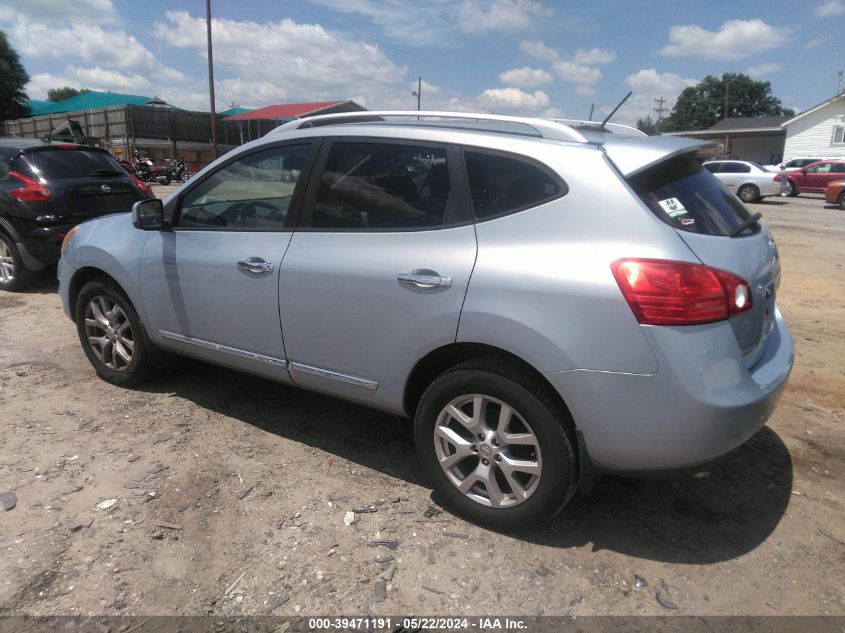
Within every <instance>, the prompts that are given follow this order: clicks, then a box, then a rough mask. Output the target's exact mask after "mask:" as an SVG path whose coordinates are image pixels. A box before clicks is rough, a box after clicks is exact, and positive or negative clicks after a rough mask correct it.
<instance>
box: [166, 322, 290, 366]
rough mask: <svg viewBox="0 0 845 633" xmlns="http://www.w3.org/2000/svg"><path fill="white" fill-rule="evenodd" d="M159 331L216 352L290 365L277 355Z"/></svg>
mask: <svg viewBox="0 0 845 633" xmlns="http://www.w3.org/2000/svg"><path fill="white" fill-rule="evenodd" d="M158 333H159V334H161V335H162V336H163V337H164V338H167V339H170V340H172V341H178V342H180V343H187V344H188V345H196V346H197V347H202V348H203V349H210V350H212V351H215V352H224V353H226V354H232V355H233V356H240V357H241V358H248V359H249V360H256V361H258V362H261V363H267V364H269V365H275V366H276V367H287V365H288V362H287V361H286V360H285V359H284V358H276V357H275V356H267V355H265V354H258V353H256V352H250V351H247V350H245V349H239V348H237V347H229V346H228V345H221V344H220V343H213V342H212V341H205V340H203V339H201V338H193V337H191V336H184V335H182V334H176V333H175V332H168V331H166V330H159V331H158Z"/></svg>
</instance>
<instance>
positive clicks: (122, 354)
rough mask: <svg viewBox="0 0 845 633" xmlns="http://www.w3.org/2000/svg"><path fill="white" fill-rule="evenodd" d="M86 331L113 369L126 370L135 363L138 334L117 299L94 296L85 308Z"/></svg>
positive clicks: (96, 351)
mask: <svg viewBox="0 0 845 633" xmlns="http://www.w3.org/2000/svg"><path fill="white" fill-rule="evenodd" d="M85 333H86V334H87V335H88V344H89V345H90V346H91V351H93V352H94V355H95V356H96V357H97V359H98V360H99V361H100V362H101V363H103V365H105V366H106V367H108V368H109V369H111V370H112V371H126V369H127V368H128V367H129V366H130V365H131V364H132V354H133V352H134V350H135V336H134V333H133V332H132V325H131V323H130V322H129V318H128V317H127V316H126V314H125V313H124V312H123V310H122V309H121V307H120V306H119V305H118V304H117V302H115V301H113V300H111V299H110V298H109V297H106V296H104V295H97V296H96V297H93V298H92V299H91V300H90V301H89V302H88V305H87V306H86V307H85Z"/></svg>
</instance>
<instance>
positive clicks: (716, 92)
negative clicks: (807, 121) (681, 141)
mask: <svg viewBox="0 0 845 633" xmlns="http://www.w3.org/2000/svg"><path fill="white" fill-rule="evenodd" d="M726 106H727V113H726V111H725V108H726ZM794 114H795V112H794V111H793V110H790V109H788V108H784V107H783V106H782V105H781V102H780V99H778V98H777V97H775V96H774V95H773V94H772V85H771V84H770V83H769V82H768V81H754V80H753V79H751V77H749V76H748V75H743V74H742V73H725V74H723V75H722V76H721V77H714V76H713V75H707V76H706V77H705V78H704V79H702V80H701V82H700V83H698V84H696V85H695V86H690V87H688V88H684V90H683V92H681V94H680V95H679V96H678V100H677V102H675V107H674V108H672V113H671V114H670V115H669V117H668V118H667V119H666V129H669V130H675V131H680V130H704V129H706V128H709V127H711V126H713V125H715V124H716V123H717V122H719V121H721V120H722V119H724V118H725V116H729V117H753V116H790V115H794Z"/></svg>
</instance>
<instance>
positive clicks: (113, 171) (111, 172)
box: [88, 169, 123, 176]
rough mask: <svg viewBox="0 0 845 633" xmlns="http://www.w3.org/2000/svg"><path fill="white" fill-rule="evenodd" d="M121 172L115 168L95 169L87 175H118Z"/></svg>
mask: <svg viewBox="0 0 845 633" xmlns="http://www.w3.org/2000/svg"><path fill="white" fill-rule="evenodd" d="M122 173H123V172H122V171H117V170H116V169H95V170H94V171H92V172H91V173H90V174H88V175H89V176H120V175H121V174H122Z"/></svg>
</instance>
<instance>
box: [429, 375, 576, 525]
mask: <svg viewBox="0 0 845 633" xmlns="http://www.w3.org/2000/svg"><path fill="white" fill-rule="evenodd" d="M560 409H561V408H560V407H559V406H558V405H556V404H555V403H554V402H553V401H552V399H551V398H550V397H549V396H548V394H547V389H546V388H544V386H543V385H539V384H535V382H534V381H532V380H530V379H527V378H526V377H525V376H524V375H522V374H521V372H520V371H519V370H518V369H516V370H515V369H514V368H512V367H509V366H508V365H502V364H499V363H498V361H496V360H495V359H491V360H489V361H485V360H479V361H476V362H470V363H466V364H463V365H459V366H457V367H455V368H453V369H452V370H449V371H447V372H446V373H444V374H441V376H440V377H438V378H437V379H436V380H435V381H434V382H433V383H432V384H431V385H430V386H429V387H428V389H426V391H425V393H423V396H422V398H421V400H420V403H419V406H418V407H417V413H416V416H415V421H414V436H415V443H416V447H417V455H418V457H419V460H420V463H421V464H422V466H423V468H424V469H425V471H426V473H427V474H428V476H429V478H430V479H431V481H432V483H433V485H434V488H435V490H436V491H437V492H438V493H440V495H441V497H442V498H443V502H444V505H446V506H448V507H449V508H450V509H451V510H452V511H454V512H455V513H456V514H460V515H463V516H465V517H466V518H468V519H470V520H472V521H475V522H477V523H479V524H483V525H487V526H489V527H492V528H495V529H513V528H517V527H522V526H526V525H532V524H535V523H537V522H539V521H543V520H545V519H548V518H550V517H552V516H553V515H554V514H555V513H556V512H557V511H558V510H560V509H561V508H562V507H563V505H565V503H566V502H567V501H568V500H569V499H570V498H571V496H572V495H573V494H574V492H575V490H576V489H577V484H578V476H577V458H576V456H575V448H574V445H575V442H574V433H573V432H572V422H571V420H570V419H569V417H568V415H566V414H565V412H564V411H561V410H560Z"/></svg>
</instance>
